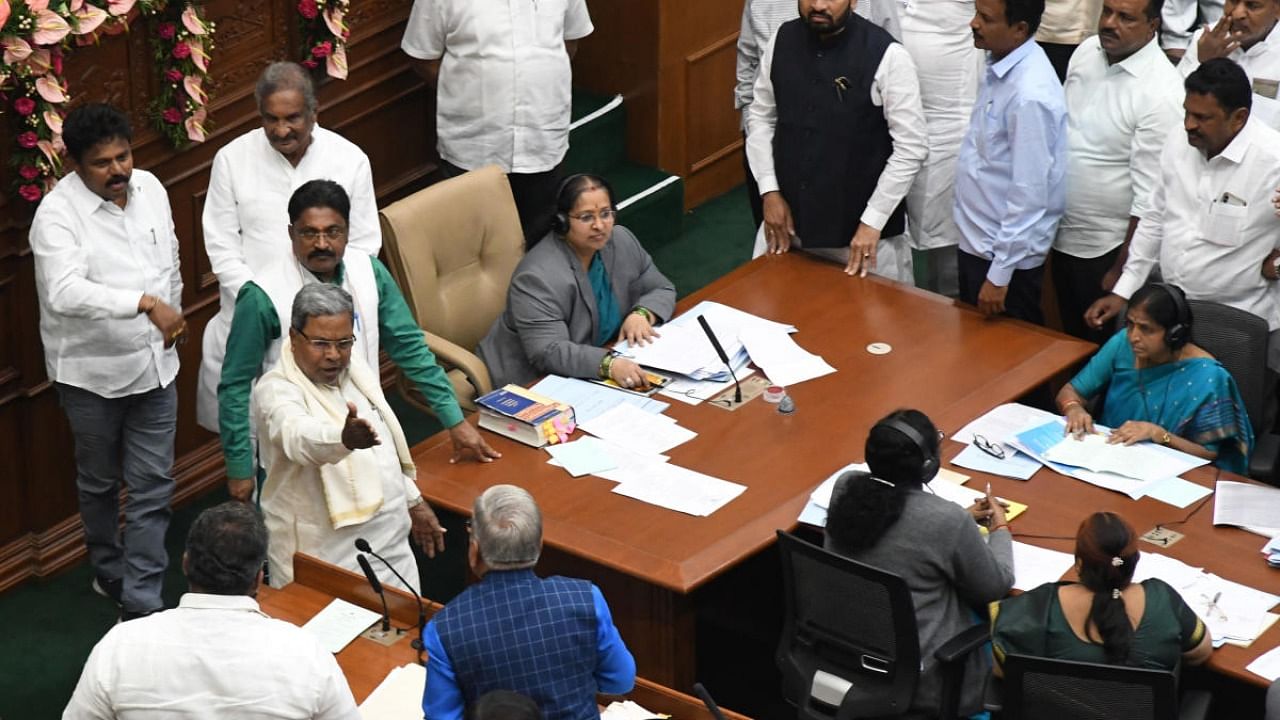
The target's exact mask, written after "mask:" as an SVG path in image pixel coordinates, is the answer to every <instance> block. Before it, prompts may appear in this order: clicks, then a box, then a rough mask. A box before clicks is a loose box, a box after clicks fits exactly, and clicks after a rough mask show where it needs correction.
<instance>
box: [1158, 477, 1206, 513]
mask: <svg viewBox="0 0 1280 720" xmlns="http://www.w3.org/2000/svg"><path fill="white" fill-rule="evenodd" d="M1212 492H1213V488H1207V487H1205V486H1203V485H1199V484H1197V483H1193V482H1191V481H1190V480H1183V479H1182V478H1180V477H1171V478H1165V479H1164V480H1158V481H1156V482H1155V483H1154V484H1152V485H1151V486H1149V487H1148V488H1147V497H1149V498H1151V499H1153V500H1159V501H1160V502H1163V503H1168V504H1170V505H1172V506H1174V507H1178V508H1187V507H1190V506H1191V504H1192V503H1194V502H1196V501H1197V500H1199V499H1200V498H1202V497H1204V496H1205V495H1208V494H1210V493H1212Z"/></svg>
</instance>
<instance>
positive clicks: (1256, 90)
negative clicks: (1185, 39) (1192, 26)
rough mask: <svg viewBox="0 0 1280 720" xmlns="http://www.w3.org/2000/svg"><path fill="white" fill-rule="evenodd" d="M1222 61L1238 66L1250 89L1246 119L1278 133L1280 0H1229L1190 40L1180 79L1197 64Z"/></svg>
mask: <svg viewBox="0 0 1280 720" xmlns="http://www.w3.org/2000/svg"><path fill="white" fill-rule="evenodd" d="M1219 57H1225V58H1227V59H1229V60H1231V61H1232V62H1234V63H1235V64H1237V65H1239V66H1240V67H1241V68H1242V69H1243V70H1244V73H1245V75H1248V76H1249V83H1250V85H1251V86H1252V88H1253V107H1252V108H1250V110H1249V117H1251V118H1253V119H1254V120H1257V121H1261V122H1263V123H1265V124H1267V125H1269V126H1271V127H1272V128H1275V129H1277V130H1280V97H1278V96H1280V92H1278V90H1280V0H1231V2H1228V3H1227V4H1226V5H1225V7H1224V12H1223V15H1222V17H1221V18H1220V19H1219V20H1218V22H1216V23H1214V24H1213V25H1212V26H1205V27H1202V28H1200V29H1199V30H1197V31H1196V32H1195V35H1192V36H1191V42H1190V44H1189V45H1187V52H1186V54H1185V55H1183V56H1182V61H1181V62H1179V63H1178V71H1179V72H1181V73H1182V75H1183V77H1186V76H1188V75H1190V74H1191V73H1192V72H1194V71H1195V69H1196V68H1198V67H1200V63H1203V62H1206V61H1208V60H1212V59H1213V58H1219Z"/></svg>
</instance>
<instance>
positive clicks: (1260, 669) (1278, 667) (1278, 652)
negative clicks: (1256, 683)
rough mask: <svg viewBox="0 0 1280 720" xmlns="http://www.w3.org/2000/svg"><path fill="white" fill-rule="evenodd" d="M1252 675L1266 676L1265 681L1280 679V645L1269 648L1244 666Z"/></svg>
mask: <svg viewBox="0 0 1280 720" xmlns="http://www.w3.org/2000/svg"><path fill="white" fill-rule="evenodd" d="M1244 669H1245V670H1248V671H1249V672H1251V673H1253V674H1254V675H1258V676H1261V677H1263V678H1266V680H1267V682H1275V681H1276V680H1280V647H1275V648H1271V649H1270V650H1268V651H1266V652H1264V653H1262V654H1261V655H1259V656H1258V657H1257V659H1256V660H1254V661H1253V662H1251V663H1249V664H1248V665H1246V666H1245V667H1244Z"/></svg>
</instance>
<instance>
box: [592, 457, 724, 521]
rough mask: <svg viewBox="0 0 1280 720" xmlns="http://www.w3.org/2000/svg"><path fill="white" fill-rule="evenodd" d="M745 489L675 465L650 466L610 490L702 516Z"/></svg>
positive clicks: (659, 505) (652, 503) (718, 507)
mask: <svg viewBox="0 0 1280 720" xmlns="http://www.w3.org/2000/svg"><path fill="white" fill-rule="evenodd" d="M746 489H747V486H746V485H739V484H738V483H732V482H728V481H727V480H721V479H720V478H714V477H711V476H710V475H703V474H702V473H700V472H694V471H693V470H690V469H688V468H682V467H680V466H679V465H672V464H670V463H662V464H660V465H651V466H649V467H648V468H647V469H646V470H645V472H643V473H637V474H636V475H635V476H633V477H630V478H628V479H627V480H625V481H623V482H621V483H618V485H617V486H615V487H614V488H613V491H614V492H615V493H617V494H619V495H625V496H627V497H629V498H633V499H635V500H640V501H643V502H647V503H649V504H650V505H657V506H658V507H664V508H668V509H670V510H676V511H678V512H682V513H686V514H688V515H698V516H702V517H705V516H707V515H710V514H711V513H713V512H715V511H716V510H719V509H720V508H722V507H724V506H725V505H727V504H728V503H729V501H731V500H733V499H734V498H736V497H738V496H739V495H741V494H742V493H743V491H745V490H746Z"/></svg>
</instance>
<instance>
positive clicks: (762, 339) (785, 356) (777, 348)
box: [738, 328, 836, 387]
mask: <svg viewBox="0 0 1280 720" xmlns="http://www.w3.org/2000/svg"><path fill="white" fill-rule="evenodd" d="M738 339H739V340H741V341H742V344H743V346H744V347H746V348H747V354H748V355H749V356H750V357H751V362H752V363H754V364H755V366H756V367H758V368H760V369H761V370H762V371H763V372H764V374H765V376H766V377H768V378H769V381H770V382H772V383H773V384H774V385H781V386H782V387H790V386H792V385H796V384H799V383H802V382H804V381H805V380H812V379H814V378H818V377H822V376H823V375H830V374H831V373H833V372H835V371H836V369H835V368H833V367H831V365H829V364H828V363H827V361H826V360H823V359H822V357H821V356H819V355H814V354H813V353H811V352H809V351H808V350H805V349H804V348H802V347H800V346H799V345H797V344H796V341H795V340H792V339H791V336H790V335H788V334H787V333H786V332H784V331H782V330H778V329H776V328H749V329H747V330H743V331H742V332H741V333H740V334H739V335H738Z"/></svg>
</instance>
